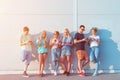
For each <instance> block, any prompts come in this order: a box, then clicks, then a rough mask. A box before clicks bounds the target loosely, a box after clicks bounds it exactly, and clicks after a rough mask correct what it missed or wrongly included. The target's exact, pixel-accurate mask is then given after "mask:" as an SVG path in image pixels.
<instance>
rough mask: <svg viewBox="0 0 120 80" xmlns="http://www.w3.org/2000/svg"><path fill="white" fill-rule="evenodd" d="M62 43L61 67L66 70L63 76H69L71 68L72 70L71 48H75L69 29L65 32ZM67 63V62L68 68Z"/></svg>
mask: <svg viewBox="0 0 120 80" xmlns="http://www.w3.org/2000/svg"><path fill="white" fill-rule="evenodd" d="M61 42H62V44H61V45H62V51H61V65H62V67H63V69H64V73H63V74H66V76H69V74H70V68H71V47H72V46H73V40H72V37H71V35H70V32H69V30H68V29H67V28H66V29H65V30H64V34H63V37H62V39H61ZM65 62H67V68H66V65H65Z"/></svg>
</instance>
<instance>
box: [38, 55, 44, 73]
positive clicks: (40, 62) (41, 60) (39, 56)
mask: <svg viewBox="0 0 120 80" xmlns="http://www.w3.org/2000/svg"><path fill="white" fill-rule="evenodd" d="M38 58H39V74H42V72H41V67H42V62H43V56H42V54H39V55H38Z"/></svg>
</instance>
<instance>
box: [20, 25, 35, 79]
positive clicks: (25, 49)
mask: <svg viewBox="0 0 120 80" xmlns="http://www.w3.org/2000/svg"><path fill="white" fill-rule="evenodd" d="M32 44H33V41H32V36H31V35H30V34H29V28H28V27H27V26H25V27H24V28H23V34H22V35H21V38H20V45H21V49H22V61H23V62H24V61H25V68H24V72H23V76H24V77H29V76H28V74H27V69H28V66H29V64H30V62H31V57H32Z"/></svg>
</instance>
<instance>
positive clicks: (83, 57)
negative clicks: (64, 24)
mask: <svg viewBox="0 0 120 80" xmlns="http://www.w3.org/2000/svg"><path fill="white" fill-rule="evenodd" d="M83 31H85V26H84V25H80V28H79V32H77V33H76V34H75V37H74V44H75V47H76V54H77V59H78V72H79V73H80V74H79V75H80V76H86V74H85V73H84V72H83V71H82V69H83V67H84V66H85V65H86V64H87V63H88V62H89V56H88V54H87V52H86V50H85V43H86V42H87V41H88V39H87V38H85V37H84V34H83Z"/></svg>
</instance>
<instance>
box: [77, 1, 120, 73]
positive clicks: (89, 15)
mask: <svg viewBox="0 0 120 80" xmlns="http://www.w3.org/2000/svg"><path fill="white" fill-rule="evenodd" d="M119 3H120V0H78V25H80V24H84V25H85V26H86V28H87V31H86V33H88V31H89V29H91V28H92V27H98V28H99V35H100V37H101V45H100V50H101V51H100V69H101V70H109V72H112V70H113V72H114V71H115V72H116V71H119V70H120V63H119V61H120V37H119V35H120V31H119V30H120V8H119V7H120V5H119Z"/></svg>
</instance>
